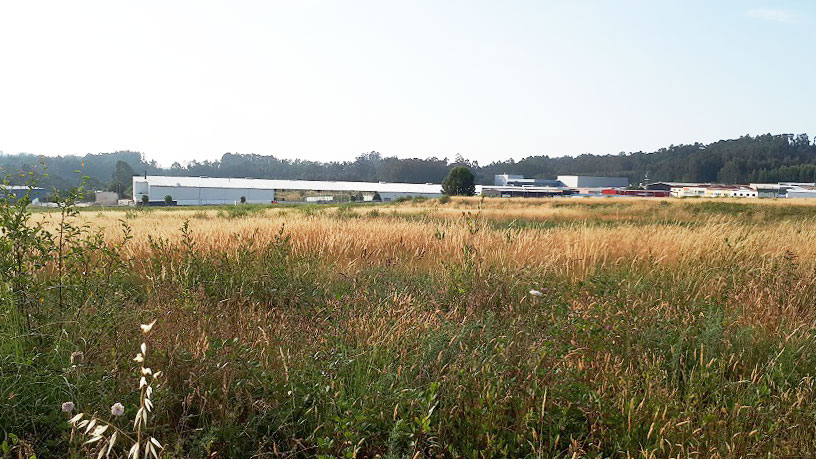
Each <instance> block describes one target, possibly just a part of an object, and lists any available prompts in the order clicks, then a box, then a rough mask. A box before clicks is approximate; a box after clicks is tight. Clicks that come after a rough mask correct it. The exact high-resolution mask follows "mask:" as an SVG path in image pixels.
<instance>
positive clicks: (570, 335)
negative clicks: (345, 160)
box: [0, 198, 816, 458]
mask: <svg viewBox="0 0 816 459" xmlns="http://www.w3.org/2000/svg"><path fill="white" fill-rule="evenodd" d="M5 212H6V213H9V212H11V211H9V210H8V209H7V210H6V211H5ZM12 213H13V212H12ZM63 217H64V218H63ZM0 223H2V225H4V228H6V230H5V235H4V240H3V246H2V250H0V258H2V263H4V264H3V269H4V270H5V272H6V274H5V275H4V277H3V278H2V280H0V292H2V296H0V298H2V303H1V304H0V314H2V316H0V435H2V438H0V440H2V441H3V442H4V445H3V446H2V449H0V455H5V456H6V457H15V458H16V457H29V456H30V455H31V454H36V455H37V457H68V456H74V457H84V456H92V457H96V455H97V454H98V453H99V451H100V448H105V449H104V450H103V451H102V453H103V455H104V453H106V452H107V448H106V446H108V445H109V444H110V436H111V433H112V432H114V431H116V432H118V435H119V436H118V438H119V440H118V441H116V442H114V445H113V448H112V449H111V450H110V451H111V457H125V456H127V452H128V449H129V448H130V445H131V444H132V443H133V441H139V442H140V444H141V443H144V441H145V440H144V439H145V438H147V437H146V436H147V435H148V432H149V435H150V436H154V437H155V438H156V439H158V440H159V441H160V442H161V444H162V445H163V447H164V449H163V450H162V451H161V455H162V457H166V458H181V457H315V456H317V457H348V458H352V457H387V458H403V457H407V458H419V457H468V458H480V457H485V458H487V457H635V456H638V457H745V456H768V455H770V456H788V457H791V456H794V457H800V456H801V457H810V456H814V455H816V427H814V425H815V424H814V422H816V393H814V390H816V387H814V382H815V381H814V376H816V336H815V335H816V243H814V241H816V202H810V201H776V200H767V201H766V200H762V201H756V200H755V201H751V202H748V201H730V200H702V199H684V200H679V199H675V200H650V199H635V198H631V199H583V200H581V199H569V200H567V199H544V200H516V199H513V200H507V199H505V200H500V199H493V200H491V199H487V200H484V201H480V200H478V199H453V200H452V201H450V202H447V203H440V202H439V201H438V200H416V201H408V202H402V203H397V204H392V205H356V206H339V207H337V206H334V207H327V206H317V205H312V206H308V205H306V206H278V207H260V206H257V207H256V206H238V207H224V208H192V209H165V208H150V209H140V210H134V209H130V210H105V211H101V212H100V211H97V210H83V211H81V212H78V213H74V212H67V213H66V214H65V215H64V216H63V215H62V214H60V213H59V212H41V213H40V212H35V213H33V214H31V215H29V216H28V221H27V223H26V224H25V225H21V224H20V223H19V222H16V223H15V220H14V219H13V218H4V219H3V220H2V221H0ZM23 228H28V229H29V230H28V232H26V231H24V229H23ZM32 228H34V229H36V228H41V229H42V231H47V232H48V234H47V235H41V236H42V237H39V236H37V234H38V233H36V232H32V230H31V229H32ZM12 230H13V231H12ZM38 237H39V239H38ZM49 241H50V242H49ZM35 242H36V243H35ZM21 253H23V254H22V255H21ZM153 320H156V321H157V322H156V324H155V326H154V327H153V329H152V330H151V331H150V333H149V334H144V333H142V332H141V331H140V329H139V325H140V324H148V323H150V322H152V321H153ZM143 341H144V342H146V344H147V346H146V349H147V352H146V353H145V352H143V351H140V350H139V346H140V343H142V342H143ZM137 352H139V353H140V354H141V355H142V356H143V357H144V359H145V362H134V361H133V357H134V356H135V355H136V354H137ZM146 367H150V368H152V370H151V371H150V372H149V373H150V374H154V375H155V372H156V371H157V370H161V372H162V374H161V375H160V376H158V377H155V378H153V377H152V376H150V374H148V373H145V371H144V370H141V369H142V368H146ZM140 371H142V374H145V375H146V378H147V383H150V384H151V386H150V387H151V390H152V396H150V397H148V398H149V399H150V402H148V403H152V404H153V405H154V406H153V407H152V410H151V411H150V415H149V418H148V420H147V422H146V423H140V424H139V425H138V428H134V419H135V417H136V414H137V410H138V409H139V407H140V406H142V407H143V406H145V401H144V399H145V390H146V389H145V388H144V387H143V388H141V389H140V387H139V378H140ZM148 395H149V394H148ZM69 401H70V402H72V403H73V405H74V406H73V407H69V408H72V409H71V410H67V412H63V411H62V410H61V405H62V404H63V403H64V402H69ZM114 403H122V404H123V406H124V414H123V415H122V416H113V415H111V406H112V405H113V404H114ZM78 413H84V416H83V418H82V420H90V419H94V418H95V419H96V422H95V425H96V426H97V427H98V426H100V425H103V424H106V423H110V425H111V427H110V428H108V429H107V431H104V432H101V433H99V434H98V435H97V436H98V437H99V438H100V439H99V441H96V442H94V443H90V444H83V442H85V441H86V440H88V439H92V438H94V435H93V433H94V431H95V430H98V429H97V428H96V427H95V426H94V425H92V426H91V427H90V428H88V427H87V425H85V426H82V428H79V427H78V426H76V425H75V427H74V428H73V429H72V425H71V424H69V423H68V419H69V418H71V417H72V416H74V415H76V414H78ZM79 422H81V420H80V421H79ZM117 429H118V430H117ZM86 430H88V433H87V434H86V433H85V431H86ZM137 430H140V432H137ZM137 435H138V438H137ZM143 453H144V451H143V450H142V451H141V454H143Z"/></svg>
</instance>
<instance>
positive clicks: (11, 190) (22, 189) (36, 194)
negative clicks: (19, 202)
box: [0, 184, 47, 204]
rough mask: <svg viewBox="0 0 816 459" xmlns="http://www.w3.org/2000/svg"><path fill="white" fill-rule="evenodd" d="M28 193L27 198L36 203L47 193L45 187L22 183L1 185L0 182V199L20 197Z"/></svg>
mask: <svg viewBox="0 0 816 459" xmlns="http://www.w3.org/2000/svg"><path fill="white" fill-rule="evenodd" d="M26 193H28V199H30V200H31V202H32V203H33V204H37V203H39V202H40V200H41V199H42V198H44V197H45V196H46V194H47V191H46V190H45V188H39V187H28V186H23V185H19V186H18V185H2V184H0V199H3V198H5V197H8V198H11V199H21V198H22V197H23V196H25V195H26Z"/></svg>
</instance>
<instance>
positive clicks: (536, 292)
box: [530, 290, 544, 296]
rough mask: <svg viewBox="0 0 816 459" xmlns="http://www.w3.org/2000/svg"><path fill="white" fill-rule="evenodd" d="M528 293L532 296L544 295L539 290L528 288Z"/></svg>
mask: <svg viewBox="0 0 816 459" xmlns="http://www.w3.org/2000/svg"><path fill="white" fill-rule="evenodd" d="M530 295H532V296H544V293H543V292H542V291H540V290H530Z"/></svg>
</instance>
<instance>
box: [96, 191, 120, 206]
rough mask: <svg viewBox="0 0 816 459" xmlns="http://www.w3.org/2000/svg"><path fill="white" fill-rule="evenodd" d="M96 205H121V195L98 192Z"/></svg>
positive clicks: (110, 192)
mask: <svg viewBox="0 0 816 459" xmlns="http://www.w3.org/2000/svg"><path fill="white" fill-rule="evenodd" d="M94 203H96V204H98V205H100V206H116V205H118V204H119V194H118V193H116V192H113V191H96V192H95V193H94Z"/></svg>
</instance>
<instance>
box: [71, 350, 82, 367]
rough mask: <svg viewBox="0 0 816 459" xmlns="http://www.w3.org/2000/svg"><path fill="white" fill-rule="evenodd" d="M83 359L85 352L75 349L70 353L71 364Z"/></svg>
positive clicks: (78, 362) (76, 363) (80, 361)
mask: <svg viewBox="0 0 816 459" xmlns="http://www.w3.org/2000/svg"><path fill="white" fill-rule="evenodd" d="M83 360H85V353H84V352H82V351H76V352H72V353H71V365H78V364H80V363H82V361H83Z"/></svg>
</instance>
